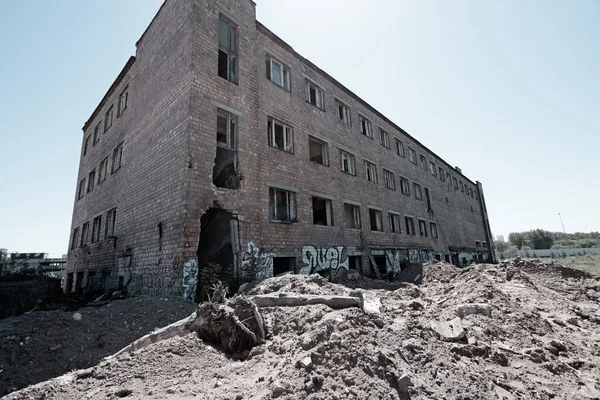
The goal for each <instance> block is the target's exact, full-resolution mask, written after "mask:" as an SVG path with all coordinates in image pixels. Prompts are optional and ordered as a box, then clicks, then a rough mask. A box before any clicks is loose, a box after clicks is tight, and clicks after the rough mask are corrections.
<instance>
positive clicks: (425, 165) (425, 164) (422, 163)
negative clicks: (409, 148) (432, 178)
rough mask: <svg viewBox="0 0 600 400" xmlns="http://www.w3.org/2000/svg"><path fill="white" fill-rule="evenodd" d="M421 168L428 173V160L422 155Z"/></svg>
mask: <svg viewBox="0 0 600 400" xmlns="http://www.w3.org/2000/svg"><path fill="white" fill-rule="evenodd" d="M421 168H423V169H424V170H425V171H427V158H426V157H425V156H424V155H423V154H421Z"/></svg>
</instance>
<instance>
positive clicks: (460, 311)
mask: <svg viewBox="0 0 600 400" xmlns="http://www.w3.org/2000/svg"><path fill="white" fill-rule="evenodd" d="M472 314H480V315H483V316H486V317H491V316H492V307H491V306H490V305H489V304H487V303H471V304H461V305H459V306H458V307H457V308H456V316H457V317H460V318H464V317H466V316H467V315H472Z"/></svg>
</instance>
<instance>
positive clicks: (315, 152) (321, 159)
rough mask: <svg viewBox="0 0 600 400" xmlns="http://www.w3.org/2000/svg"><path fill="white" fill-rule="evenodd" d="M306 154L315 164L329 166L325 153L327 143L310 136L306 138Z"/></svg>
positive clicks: (327, 155) (326, 153) (326, 152)
mask: <svg viewBox="0 0 600 400" xmlns="http://www.w3.org/2000/svg"><path fill="white" fill-rule="evenodd" d="M308 153H309V157H310V161H313V162H316V163H317V164H322V165H329V153H328V151H327V143H325V142H324V141H322V140H319V139H316V138H314V137H312V136H309V137H308Z"/></svg>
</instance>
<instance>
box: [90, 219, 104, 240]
mask: <svg viewBox="0 0 600 400" xmlns="http://www.w3.org/2000/svg"><path fill="white" fill-rule="evenodd" d="M101 226H102V216H98V217H96V218H94V223H93V225H92V243H96V242H97V241H99V240H100V227H101Z"/></svg>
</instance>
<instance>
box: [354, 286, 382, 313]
mask: <svg viewBox="0 0 600 400" xmlns="http://www.w3.org/2000/svg"><path fill="white" fill-rule="evenodd" d="M358 297H359V298H360V308H361V309H362V310H363V311H364V312H365V313H367V314H381V313H382V311H383V306H382V305H381V299H380V298H379V296H377V295H376V294H375V293H373V292H372V291H365V290H361V291H359V292H358Z"/></svg>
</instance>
